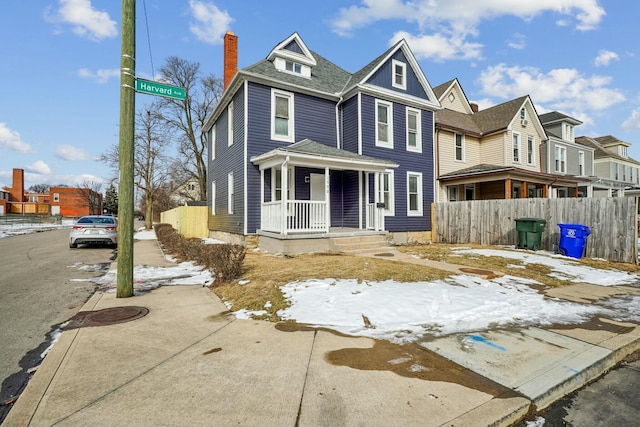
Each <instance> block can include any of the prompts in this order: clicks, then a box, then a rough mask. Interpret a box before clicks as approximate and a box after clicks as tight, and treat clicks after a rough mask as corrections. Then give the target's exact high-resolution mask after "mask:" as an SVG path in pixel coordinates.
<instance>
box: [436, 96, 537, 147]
mask: <svg viewBox="0 0 640 427" xmlns="http://www.w3.org/2000/svg"><path fill="white" fill-rule="evenodd" d="M527 102H531V99H530V98H529V95H525V96H521V97H520V98H516V99H513V100H511V101H507V102H504V103H502V104H498V105H494V106H493V107H490V108H486V109H484V110H480V111H478V112H477V113H473V114H465V113H460V112H457V111H452V110H447V109H444V110H440V111H436V114H435V116H436V120H435V121H436V126H437V127H444V128H448V129H451V130H458V131H462V132H467V133H469V134H471V135H476V136H479V137H481V136H486V135H490V134H492V133H496V132H500V131H504V130H506V129H507V128H508V127H509V125H510V124H511V122H512V121H513V119H514V118H515V117H516V116H517V114H519V112H520V109H522V108H523V107H524V105H525V104H526V103H527ZM531 107H532V108H534V107H533V102H531ZM534 111H535V108H534ZM535 120H536V121H538V124H537V125H538V126H539V127H540V129H539V130H542V125H541V124H540V123H539V120H538V119H537V117H536V118H535ZM541 134H544V130H542V132H541Z"/></svg>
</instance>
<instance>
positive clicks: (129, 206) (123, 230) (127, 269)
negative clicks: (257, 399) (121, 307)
mask: <svg viewBox="0 0 640 427" xmlns="http://www.w3.org/2000/svg"><path fill="white" fill-rule="evenodd" d="M121 51H122V52H121V54H122V57H121V59H120V141H119V147H118V150H119V159H118V161H119V169H120V183H119V185H118V282H117V287H116V297H117V298H128V297H131V296H133V202H134V201H133V175H134V173H133V150H134V148H133V147H134V126H135V122H134V120H135V101H136V91H135V85H136V81H135V75H136V62H135V61H136V59H135V58H136V1H135V0H122V45H121Z"/></svg>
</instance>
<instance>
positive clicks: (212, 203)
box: [210, 181, 216, 215]
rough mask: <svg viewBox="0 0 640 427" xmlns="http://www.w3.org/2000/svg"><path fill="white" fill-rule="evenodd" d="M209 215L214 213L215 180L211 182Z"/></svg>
mask: <svg viewBox="0 0 640 427" xmlns="http://www.w3.org/2000/svg"><path fill="white" fill-rule="evenodd" d="M210 197H211V215H215V214H216V182H215V181H212V182H211V195H210Z"/></svg>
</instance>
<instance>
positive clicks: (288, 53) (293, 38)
mask: <svg viewBox="0 0 640 427" xmlns="http://www.w3.org/2000/svg"><path fill="white" fill-rule="evenodd" d="M298 51H300V52H298ZM277 56H279V57H282V58H287V59H291V60H292V61H296V62H299V63H301V64H305V65H308V66H310V67H315V66H316V59H315V58H314V56H313V53H311V51H310V50H309V48H307V45H306V44H305V43H304V41H302V38H300V36H299V35H298V33H293V34H291V35H290V36H289V37H287V38H286V39H284V40H283V41H281V42H280V43H278V44H277V45H276V47H274V48H273V49H272V50H271V52H269V55H267V60H268V61H273V60H274V59H275V58H276V57H277Z"/></svg>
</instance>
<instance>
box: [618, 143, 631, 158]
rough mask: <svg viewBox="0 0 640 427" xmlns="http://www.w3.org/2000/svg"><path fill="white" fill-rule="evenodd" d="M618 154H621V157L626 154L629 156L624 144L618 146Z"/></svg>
mask: <svg viewBox="0 0 640 427" xmlns="http://www.w3.org/2000/svg"><path fill="white" fill-rule="evenodd" d="M620 155H621V156H622V157H628V156H629V153H628V150H627V147H625V146H624V145H621V146H620Z"/></svg>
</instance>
